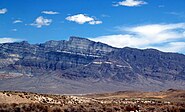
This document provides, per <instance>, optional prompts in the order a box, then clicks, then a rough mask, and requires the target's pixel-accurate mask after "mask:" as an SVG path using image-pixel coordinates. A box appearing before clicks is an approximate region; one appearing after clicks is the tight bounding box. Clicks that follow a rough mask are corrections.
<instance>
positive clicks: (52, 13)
mask: <svg viewBox="0 0 185 112" xmlns="http://www.w3.org/2000/svg"><path fill="white" fill-rule="evenodd" d="M41 13H43V14H49V15H55V14H59V12H55V11H42V12H41Z"/></svg>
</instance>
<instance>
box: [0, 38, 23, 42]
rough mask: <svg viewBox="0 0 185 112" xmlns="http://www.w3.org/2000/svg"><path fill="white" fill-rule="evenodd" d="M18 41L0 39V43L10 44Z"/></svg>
mask: <svg viewBox="0 0 185 112" xmlns="http://www.w3.org/2000/svg"><path fill="white" fill-rule="evenodd" d="M17 41H20V40H19V39H14V38H6V37H5V38H0V43H12V42H17Z"/></svg>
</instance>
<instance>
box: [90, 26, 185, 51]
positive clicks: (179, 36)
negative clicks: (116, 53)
mask: <svg viewBox="0 0 185 112" xmlns="http://www.w3.org/2000/svg"><path fill="white" fill-rule="evenodd" d="M119 30H120V31H121V32H122V33H121V34H117V35H107V36H100V37H96V38H90V39H91V40H94V41H99V42H103V43H106V44H109V45H111V46H114V47H119V48H122V47H134V48H141V49H143V48H157V49H159V50H162V51H171V52H174V51H176V52H181V51H182V49H183V48H184V47H185V44H184V43H185V23H177V24H149V25H141V26H135V27H119ZM167 49H169V50H167ZM184 52H185V51H184Z"/></svg>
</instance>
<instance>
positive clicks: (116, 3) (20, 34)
mask: <svg viewBox="0 0 185 112" xmlns="http://www.w3.org/2000/svg"><path fill="white" fill-rule="evenodd" d="M0 3H1V4H0V19H1V22H0V28H1V30H0V43H7V42H17V41H23V40H24V41H28V42H29V43H31V44H36V43H43V42H46V41H49V40H68V39H69V37H70V36H71V35H74V36H77V37H83V38H88V39H90V40H93V41H96V42H97V41H99V42H102V43H105V44H108V45H110V46H113V47H118V48H123V47H131V48H138V49H148V48H149V49H151V48H152V49H157V50H160V51H163V52H176V53H181V54H185V1H184V0H178V1H175V0H169V1H164V0H158V1H151V0H106V1H98V0H90V1H84V0H77V1H71V0H68V1H59V0H45V1H44V2H43V1H34V0H27V1H23V0H19V1H3V0H0Z"/></svg>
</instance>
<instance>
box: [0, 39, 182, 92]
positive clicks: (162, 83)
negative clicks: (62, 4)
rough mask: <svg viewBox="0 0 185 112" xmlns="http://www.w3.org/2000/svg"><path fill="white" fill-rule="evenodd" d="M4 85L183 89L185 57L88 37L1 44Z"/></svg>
mask: <svg viewBox="0 0 185 112" xmlns="http://www.w3.org/2000/svg"><path fill="white" fill-rule="evenodd" d="M0 79H1V80H0V89H1V90H25V91H34V92H45V93H49V92H50V93H73V94H74V93H89V92H106V91H118V90H161V89H168V88H178V89H185V55H182V54H177V53H164V52H160V51H158V50H155V49H146V50H139V49H134V48H127V47H126V48H114V47H111V46H108V45H106V44H103V43H100V42H93V41H90V40H88V39H85V38H79V37H70V39H69V40H68V41H65V40H62V41H48V42H46V43H42V44H29V43H28V42H26V41H23V42H15V43H5V44H0Z"/></svg>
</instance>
